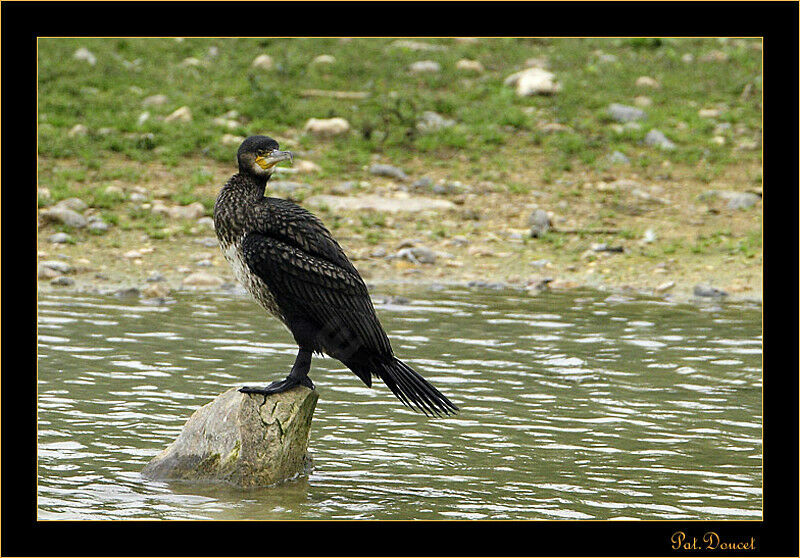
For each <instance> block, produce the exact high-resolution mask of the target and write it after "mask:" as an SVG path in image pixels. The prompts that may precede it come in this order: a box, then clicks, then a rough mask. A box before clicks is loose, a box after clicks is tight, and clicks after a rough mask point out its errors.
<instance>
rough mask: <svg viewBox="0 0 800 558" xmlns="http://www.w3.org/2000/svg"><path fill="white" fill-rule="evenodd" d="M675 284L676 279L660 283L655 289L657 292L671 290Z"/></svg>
mask: <svg viewBox="0 0 800 558" xmlns="http://www.w3.org/2000/svg"><path fill="white" fill-rule="evenodd" d="M674 286H675V281H667V282H665V283H661V284H660V285H658V286H657V287H656V288H655V289H654V290H655V292H657V293H664V292H667V291H668V290H670V289H671V288H672V287H674Z"/></svg>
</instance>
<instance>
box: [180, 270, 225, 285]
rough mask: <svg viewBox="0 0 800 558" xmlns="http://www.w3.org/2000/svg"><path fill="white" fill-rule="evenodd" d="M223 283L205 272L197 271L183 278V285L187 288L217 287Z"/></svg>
mask: <svg viewBox="0 0 800 558" xmlns="http://www.w3.org/2000/svg"><path fill="white" fill-rule="evenodd" d="M222 283H224V281H223V280H222V279H220V278H219V277H217V276H216V275H212V274H210V273H206V272H205V271H197V272H195V273H192V274H191V275H187V276H186V277H184V278H183V284H184V286H187V287H219V286H220V285H222Z"/></svg>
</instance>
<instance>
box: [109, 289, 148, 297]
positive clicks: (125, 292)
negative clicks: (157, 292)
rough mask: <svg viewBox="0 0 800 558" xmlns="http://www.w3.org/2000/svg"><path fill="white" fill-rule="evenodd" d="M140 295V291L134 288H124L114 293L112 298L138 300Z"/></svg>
mask: <svg viewBox="0 0 800 558" xmlns="http://www.w3.org/2000/svg"><path fill="white" fill-rule="evenodd" d="M141 294H142V293H141V291H140V290H139V289H137V288H136V287H125V288H122V289H117V290H116V291H114V297H115V298H122V299H125V298H128V299H130V298H139V295H141Z"/></svg>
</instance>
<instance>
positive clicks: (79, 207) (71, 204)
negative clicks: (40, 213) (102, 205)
mask: <svg viewBox="0 0 800 558" xmlns="http://www.w3.org/2000/svg"><path fill="white" fill-rule="evenodd" d="M54 207H59V208H61V207H63V208H65V209H71V210H72V211H85V210H86V209H87V208H88V207H89V204H87V203H86V202H85V201H83V200H82V199H80V198H67V199H64V200H61V201H60V202H58V203H57V204H56V205H55V206H54Z"/></svg>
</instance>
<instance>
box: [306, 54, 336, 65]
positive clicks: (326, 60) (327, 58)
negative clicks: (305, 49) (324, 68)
mask: <svg viewBox="0 0 800 558" xmlns="http://www.w3.org/2000/svg"><path fill="white" fill-rule="evenodd" d="M311 63H312V64H315V65H316V64H335V63H336V58H334V57H333V56H331V55H330V54H320V55H319V56H317V57H316V58H314V60H312V61H311Z"/></svg>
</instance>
